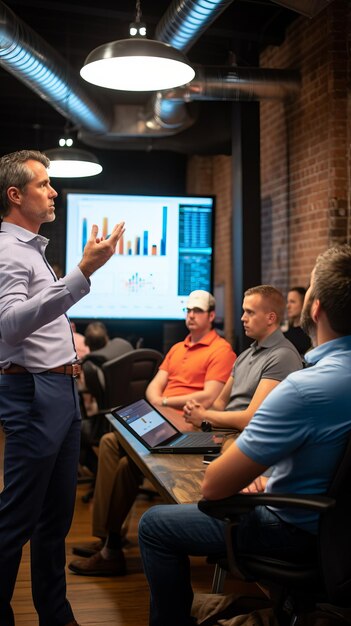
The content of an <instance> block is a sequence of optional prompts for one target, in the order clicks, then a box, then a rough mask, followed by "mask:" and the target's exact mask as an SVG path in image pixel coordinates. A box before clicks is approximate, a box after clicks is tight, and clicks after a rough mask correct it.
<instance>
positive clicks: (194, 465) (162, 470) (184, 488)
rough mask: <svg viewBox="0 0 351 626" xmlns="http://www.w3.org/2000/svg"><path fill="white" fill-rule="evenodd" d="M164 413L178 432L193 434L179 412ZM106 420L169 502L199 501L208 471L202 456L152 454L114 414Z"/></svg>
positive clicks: (137, 463)
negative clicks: (202, 483)
mask: <svg viewBox="0 0 351 626" xmlns="http://www.w3.org/2000/svg"><path fill="white" fill-rule="evenodd" d="M162 413H163V414H164V415H165V416H166V417H167V418H168V419H169V420H170V421H172V422H173V424H174V425H175V426H176V427H177V428H179V430H182V431H189V430H192V426H191V425H189V424H186V423H185V422H184V419H183V418H182V415H181V414H180V413H179V412H178V411H175V410H174V409H171V408H169V407H168V408H167V407H165V408H162ZM106 417H107V419H108V420H109V422H110V423H111V425H112V427H113V429H114V430H115V431H116V434H117V438H118V441H119V442H120V444H121V445H122V446H123V448H124V449H125V451H126V452H127V453H128V454H129V456H130V457H131V458H132V459H133V461H134V463H135V464H136V465H137V466H138V467H139V469H140V470H141V471H142V473H143V474H144V476H146V478H148V479H149V480H150V482H151V483H152V484H153V485H154V487H155V489H156V490H157V491H158V492H159V494H160V495H161V496H162V497H163V498H164V500H165V501H166V502H169V503H172V504H173V503H177V504H184V503H189V502H198V500H200V498H201V491H200V485H201V482H202V478H203V475H204V472H205V469H206V465H204V463H203V455H202V454H156V453H151V452H149V450H148V449H147V448H145V446H144V445H143V444H142V443H141V442H140V441H138V439H136V438H135V437H134V435H133V434H132V433H131V432H129V430H127V428H125V427H124V426H123V425H122V424H121V423H120V422H119V421H118V420H117V419H116V418H115V417H114V416H113V415H112V414H111V413H108V414H107V415H106Z"/></svg>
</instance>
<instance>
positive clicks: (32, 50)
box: [0, 2, 111, 133]
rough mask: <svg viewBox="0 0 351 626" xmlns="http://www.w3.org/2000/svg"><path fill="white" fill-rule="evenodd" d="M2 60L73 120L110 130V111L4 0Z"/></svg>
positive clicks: (93, 130)
mask: <svg viewBox="0 0 351 626" xmlns="http://www.w3.org/2000/svg"><path fill="white" fill-rule="evenodd" d="M0 64H1V65H2V66H3V67H4V68H5V69H6V70H7V71H8V72H10V73H11V74H13V75H14V76H15V78H17V79H18V80H20V81H21V82H23V83H24V84H25V85H26V86H27V87H29V88H30V89H31V90H32V91H34V92H35V93H37V94H38V96H40V97H41V98H43V99H44V100H46V101H47V102H49V103H50V104H51V106H53V108H54V109H56V111H58V112H59V113H60V114H61V115H63V116H64V117H66V118H67V119H70V120H71V121H72V122H73V123H74V124H76V125H78V126H79V127H80V126H83V127H84V128H86V129H87V130H89V131H90V132H91V133H107V132H108V131H109V128H110V121H111V118H110V115H109V113H108V112H107V111H105V110H104V109H103V108H102V106H100V105H98V104H97V102H95V101H94V100H92V98H91V97H90V96H89V94H88V93H87V91H85V90H84V89H83V87H81V86H80V85H79V82H80V77H77V75H76V73H73V71H72V70H70V68H69V67H68V66H67V63H66V61H65V60H64V59H63V58H62V57H61V56H60V55H59V54H57V52H56V51H55V50H54V49H53V48H51V46H50V45H49V44H47V43H46V42H45V41H44V40H43V39H42V38H41V37H40V36H39V35H38V34H37V33H35V32H34V31H33V30H32V29H31V28H30V27H29V26H27V25H26V24H25V23H24V22H22V20H20V19H19V18H18V17H17V16H16V15H15V14H14V13H13V12H12V11H11V10H10V9H9V8H8V7H7V6H6V5H5V4H3V3H2V2H0Z"/></svg>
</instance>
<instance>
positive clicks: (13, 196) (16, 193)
mask: <svg viewBox="0 0 351 626" xmlns="http://www.w3.org/2000/svg"><path fill="white" fill-rule="evenodd" d="M7 197H8V199H9V200H10V202H11V204H16V205H19V204H20V203H21V197H22V194H21V192H20V190H19V189H18V187H9V188H8V190H7Z"/></svg>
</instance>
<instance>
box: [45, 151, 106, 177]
mask: <svg viewBox="0 0 351 626" xmlns="http://www.w3.org/2000/svg"><path fill="white" fill-rule="evenodd" d="M45 154H46V156H47V157H48V159H50V166H49V168H48V173H49V176H50V177H51V178H84V177H85V176H96V174H100V172H102V166H101V165H100V163H99V161H98V159H97V158H96V156H95V155H94V154H92V153H91V152H88V151H87V150H78V149H76V148H53V149H52V150H46V151H45Z"/></svg>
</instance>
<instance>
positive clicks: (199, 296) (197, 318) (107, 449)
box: [69, 290, 236, 576]
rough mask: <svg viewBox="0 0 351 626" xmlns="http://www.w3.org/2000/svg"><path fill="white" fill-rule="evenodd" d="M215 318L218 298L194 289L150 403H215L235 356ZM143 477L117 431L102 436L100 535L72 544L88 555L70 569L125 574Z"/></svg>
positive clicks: (96, 511)
mask: <svg viewBox="0 0 351 626" xmlns="http://www.w3.org/2000/svg"><path fill="white" fill-rule="evenodd" d="M214 319H215V299H214V297H213V296H212V295H211V294H210V293H208V292H207V291H203V290H196V291H193V292H191V294H190V296H189V298H188V301H187V313H186V321H185V323H186V326H187V328H188V330H189V335H188V336H187V337H186V338H185V340H184V341H181V342H179V343H177V344H175V345H174V346H173V347H172V348H171V349H170V350H169V352H168V353H167V355H166V357H165V359H164V360H163V362H162V363H161V365H160V368H159V371H158V373H157V374H156V376H155V377H154V379H153V380H152V381H151V383H150V384H149V386H148V388H147V390H146V397H147V398H148V400H149V401H150V402H151V404H153V405H154V406H161V407H162V406H170V407H173V408H175V409H178V410H182V408H183V406H184V404H185V403H186V401H187V400H188V399H189V397H191V398H192V399H194V400H196V401H197V402H201V404H202V405H203V406H205V407H210V406H211V405H212V404H213V402H214V400H215V399H216V398H217V396H218V395H219V394H220V392H221V390H222V389H223V387H224V385H225V383H226V382H227V380H228V378H229V376H230V373H231V371H232V367H233V363H234V361H235V358H236V355H235V354H234V352H233V350H232V348H231V346H230V345H229V343H228V342H227V341H226V340H225V339H223V338H222V337H220V336H219V335H218V334H217V333H216V331H215V330H214V329H213V328H212V327H213V323H214ZM142 479H143V476H142V474H141V472H140V470H139V469H138V467H137V466H136V465H135V464H134V463H133V462H132V461H131V459H130V458H129V457H128V456H127V455H126V454H125V452H124V450H123V449H122V448H121V447H120V445H119V444H118V441H117V437H116V435H115V433H108V434H106V435H104V436H103V437H102V439H101V440H100V446H99V464H98V473H97V477H96V485H95V493H94V503H93V535H94V536H95V537H100V540H99V541H95V542H91V543H89V544H84V545H81V546H76V547H75V548H73V552H74V553H75V554H78V555H80V556H85V557H88V558H84V559H76V560H74V561H72V562H71V563H70V564H69V569H70V570H71V571H72V572H74V573H75V574H81V575H85V576H121V575H123V574H125V573H126V565H125V559H124V554H123V551H122V537H121V529H122V525H123V522H124V521H125V519H126V517H127V515H128V512H129V510H130V508H131V506H132V504H133V502H134V500H135V498H136V496H137V493H138V490H139V486H140V483H141V482H142ZM105 539H106V543H105V541H104V540H105ZM104 544H105V545H104Z"/></svg>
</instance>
